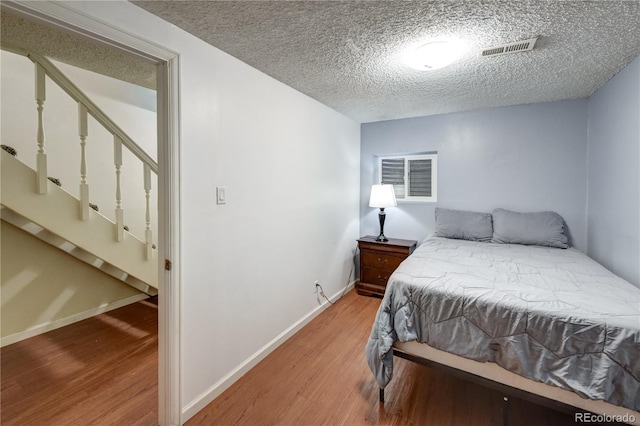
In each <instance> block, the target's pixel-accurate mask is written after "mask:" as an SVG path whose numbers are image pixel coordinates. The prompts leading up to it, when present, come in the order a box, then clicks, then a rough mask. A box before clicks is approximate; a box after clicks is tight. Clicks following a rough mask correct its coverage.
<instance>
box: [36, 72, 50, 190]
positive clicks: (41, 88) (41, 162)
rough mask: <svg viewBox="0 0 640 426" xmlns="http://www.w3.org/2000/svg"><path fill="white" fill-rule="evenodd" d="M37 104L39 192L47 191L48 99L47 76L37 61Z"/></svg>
mask: <svg viewBox="0 0 640 426" xmlns="http://www.w3.org/2000/svg"><path fill="white" fill-rule="evenodd" d="M35 66H36V70H35V72H36V104H37V109H38V139H37V141H38V153H37V154H36V191H37V192H38V194H46V192H47V154H46V153H45V151H44V124H43V121H42V113H43V111H44V101H45V100H46V89H45V76H46V73H45V71H44V68H43V67H42V65H40V64H38V63H37V62H36V64H35Z"/></svg>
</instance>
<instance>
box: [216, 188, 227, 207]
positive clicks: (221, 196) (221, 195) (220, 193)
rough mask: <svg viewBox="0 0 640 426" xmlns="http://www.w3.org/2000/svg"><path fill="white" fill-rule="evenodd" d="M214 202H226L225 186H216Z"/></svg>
mask: <svg viewBox="0 0 640 426" xmlns="http://www.w3.org/2000/svg"><path fill="white" fill-rule="evenodd" d="M216 204H227V188H225V187H224V186H216Z"/></svg>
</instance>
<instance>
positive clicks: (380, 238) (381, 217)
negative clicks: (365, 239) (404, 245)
mask: <svg viewBox="0 0 640 426" xmlns="http://www.w3.org/2000/svg"><path fill="white" fill-rule="evenodd" d="M386 215H387V214H386V213H385V211H384V207H380V212H379V213H378V220H379V221H380V235H378V238H376V241H382V242H385V241H389V239H388V238H387V237H385V236H384V218H385V216H386Z"/></svg>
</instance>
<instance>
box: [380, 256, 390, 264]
mask: <svg viewBox="0 0 640 426" xmlns="http://www.w3.org/2000/svg"><path fill="white" fill-rule="evenodd" d="M388 260H389V259H387V258H384V259H382V258H380V257H379V258H378V262H382V263H387V261H388Z"/></svg>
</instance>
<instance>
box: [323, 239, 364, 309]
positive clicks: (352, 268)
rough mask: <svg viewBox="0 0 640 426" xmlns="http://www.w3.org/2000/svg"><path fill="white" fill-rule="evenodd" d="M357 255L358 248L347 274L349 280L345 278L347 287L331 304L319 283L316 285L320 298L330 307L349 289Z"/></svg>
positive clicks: (354, 252)
mask: <svg viewBox="0 0 640 426" xmlns="http://www.w3.org/2000/svg"><path fill="white" fill-rule="evenodd" d="M357 254H358V247H356V249H355V250H354V251H353V262H351V272H349V278H347V285H346V286H345V287H344V290H342V294H341V295H340V297H338V298H337V299H336V300H334V301H333V302H332V301H331V300H329V298H328V297H327V295H326V294H325V293H324V289H323V288H322V286H321V285H320V284H319V283H316V289H320V292H319V294H320V296H322V297H324V299H325V300H326V301H327V302H329V304H330V305H335V304H336V303H337V302H338V301H339V300H340V299H342V298H343V297H344V295H345V293H346V292H347V289H348V288H349V284H351V277H352V276H353V272H354V271H355V270H356V256H357Z"/></svg>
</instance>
